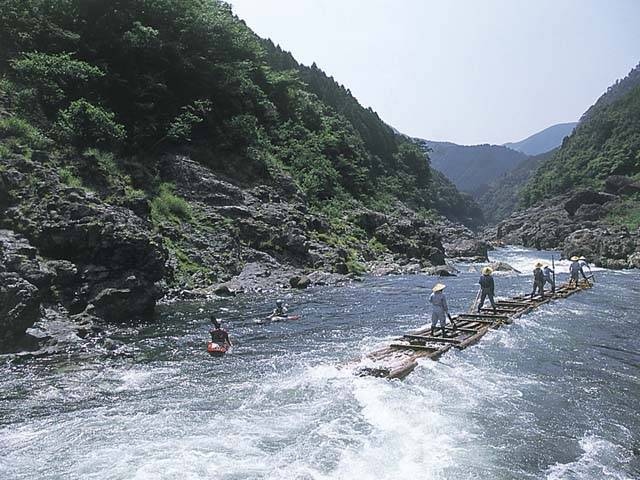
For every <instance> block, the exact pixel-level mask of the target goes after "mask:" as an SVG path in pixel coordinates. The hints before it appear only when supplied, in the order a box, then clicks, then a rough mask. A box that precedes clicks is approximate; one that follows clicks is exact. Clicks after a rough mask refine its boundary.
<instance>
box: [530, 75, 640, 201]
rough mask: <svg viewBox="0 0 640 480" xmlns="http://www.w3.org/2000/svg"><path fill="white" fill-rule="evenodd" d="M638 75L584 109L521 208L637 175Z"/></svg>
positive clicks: (540, 171)
mask: <svg viewBox="0 0 640 480" xmlns="http://www.w3.org/2000/svg"><path fill="white" fill-rule="evenodd" d="M639 72H640V65H638V66H637V67H636V68H635V69H634V70H632V71H631V72H630V73H629V75H628V76H627V77H626V78H625V79H624V80H622V81H620V82H617V83H616V84H615V85H613V86H612V87H610V88H609V90H608V91H607V92H606V93H605V94H604V95H603V96H602V97H600V99H598V101H597V102H596V103H595V104H594V105H593V106H592V107H591V108H589V110H587V112H586V113H585V115H584V116H583V118H582V119H581V121H580V123H579V124H578V126H577V127H576V129H575V130H574V132H573V133H572V134H571V136H569V137H568V138H567V140H566V141H565V142H564V143H563V145H562V147H561V148H560V149H559V150H558V152H557V153H556V154H555V155H553V156H552V157H551V158H550V159H549V160H547V161H545V162H544V163H543V164H542V165H541V166H540V168H539V169H538V172H537V175H536V176H535V177H533V178H532V179H531V181H530V182H529V183H528V184H527V186H526V187H525V189H524V190H523V202H524V205H525V206H529V205H533V204H535V203H536V202H539V201H540V199H542V198H548V197H550V196H553V195H558V194H562V193H566V192H568V191H571V190H574V189H578V188H580V187H592V188H601V187H602V186H603V185H604V181H605V179H606V178H607V177H609V176H610V175H623V176H627V177H634V176H637V175H638V174H640V73H639Z"/></svg>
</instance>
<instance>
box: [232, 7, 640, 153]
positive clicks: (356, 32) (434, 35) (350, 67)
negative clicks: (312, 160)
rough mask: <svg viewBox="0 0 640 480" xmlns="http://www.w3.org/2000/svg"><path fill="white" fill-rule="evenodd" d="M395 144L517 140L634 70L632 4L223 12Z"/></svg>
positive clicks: (576, 112) (637, 51)
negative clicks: (331, 82) (321, 76)
mask: <svg viewBox="0 0 640 480" xmlns="http://www.w3.org/2000/svg"><path fill="white" fill-rule="evenodd" d="M230 3H231V4H232V5H233V7H234V11H235V12H236V14H237V15H238V16H239V17H240V18H242V19H244V20H245V21H246V22H247V24H248V25H249V26H250V27H251V28H252V29H253V30H254V31H255V32H256V33H258V34H259V35H260V36H262V37H268V38H271V39H272V40H273V41H274V43H277V44H280V46H281V47H282V48H283V49H285V50H288V51H290V52H291V53H293V55H294V56H295V57H296V59H297V60H298V61H300V62H302V63H304V64H306V65H310V64H311V63H313V62H316V64H317V65H318V66H319V67H320V68H322V69H323V70H324V71H325V72H326V73H327V74H328V75H331V76H333V77H334V78H335V79H336V80H337V81H338V82H339V83H342V84H344V85H345V86H346V87H347V88H349V89H350V90H351V92H352V93H353V94H354V95H355V96H356V98H358V100H359V101H360V103H361V104H363V105H364V106H370V107H372V108H373V109H374V110H375V111H377V112H378V114H379V115H380V117H381V118H382V119H383V120H384V121H386V122H387V123H389V124H390V125H393V126H394V127H396V128H397V129H398V130H400V131H402V132H403V133H406V134H409V135H412V136H416V137H422V138H427V139H430V140H450V141H453V142H456V143H462V144H477V143H498V144H501V143H505V142H509V141H516V140H521V139H522V138H525V137H527V136H529V135H530V134H532V133H535V132H536V131H539V130H542V129H543V128H546V127H548V126H550V125H553V124H555V123H561V122H569V121H574V120H577V119H578V118H579V117H580V115H581V114H582V113H583V112H584V111H585V110H586V109H587V108H588V107H589V106H590V105H591V104H593V102H594V101H595V100H596V99H597V98H598V97H599V96H600V95H601V94H602V93H603V92H604V91H605V90H606V88H607V87H608V86H609V85H610V84H611V83H613V82H614V81H615V80H616V79H618V78H622V77H624V76H625V75H626V74H627V73H628V72H629V70H631V68H633V67H634V66H635V65H637V64H638V62H640V0H535V1H534V0H531V1H525V0H466V1H463V0H440V1H431V0H231V2H230Z"/></svg>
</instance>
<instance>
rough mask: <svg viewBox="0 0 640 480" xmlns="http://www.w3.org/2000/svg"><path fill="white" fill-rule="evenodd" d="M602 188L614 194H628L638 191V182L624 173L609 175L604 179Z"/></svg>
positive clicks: (639, 183)
mask: <svg viewBox="0 0 640 480" xmlns="http://www.w3.org/2000/svg"><path fill="white" fill-rule="evenodd" d="M604 189H605V191H606V192H607V193H611V194H614V195H628V194H632V193H639V192H640V182H636V181H634V180H633V179H631V178H629V177H625V176H624V175H611V176H610V177H607V179H606V180H605V181H604Z"/></svg>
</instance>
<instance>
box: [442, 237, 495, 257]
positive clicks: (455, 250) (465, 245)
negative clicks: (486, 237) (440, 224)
mask: <svg viewBox="0 0 640 480" xmlns="http://www.w3.org/2000/svg"><path fill="white" fill-rule="evenodd" d="M444 248H445V253H446V255H447V257H449V258H462V259H468V258H471V259H474V260H479V261H487V252H488V250H489V246H488V245H487V243H486V242H485V241H483V240H476V239H471V238H462V239H451V238H449V239H447V240H446V241H445V243H444Z"/></svg>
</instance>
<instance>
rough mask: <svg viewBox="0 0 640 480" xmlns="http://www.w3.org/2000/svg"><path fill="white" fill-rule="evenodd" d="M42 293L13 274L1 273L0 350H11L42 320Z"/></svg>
mask: <svg viewBox="0 0 640 480" xmlns="http://www.w3.org/2000/svg"><path fill="white" fill-rule="evenodd" d="M40 300H41V299H40V292H39V291H38V289H37V288H36V287H35V286H34V285H32V284H31V283H29V282H28V281H26V280H24V279H23V278H20V276H19V275H18V274H16V273H13V272H0V350H7V349H11V348H12V347H13V346H14V345H15V344H16V343H17V342H18V341H19V339H20V338H21V337H23V336H24V334H25V331H26V330H27V329H28V328H31V327H32V326H33V324H34V323H35V322H36V321H37V320H38V319H39V318H40Z"/></svg>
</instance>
